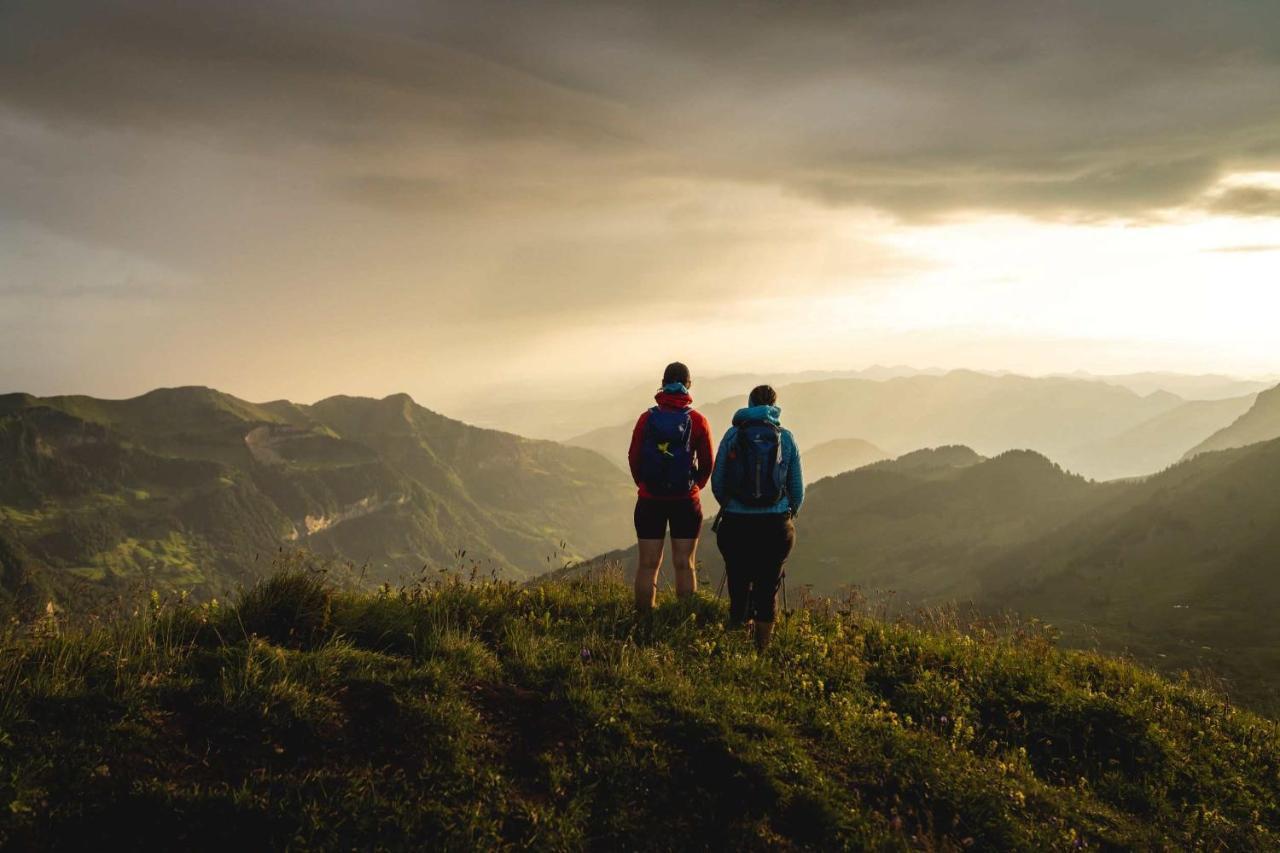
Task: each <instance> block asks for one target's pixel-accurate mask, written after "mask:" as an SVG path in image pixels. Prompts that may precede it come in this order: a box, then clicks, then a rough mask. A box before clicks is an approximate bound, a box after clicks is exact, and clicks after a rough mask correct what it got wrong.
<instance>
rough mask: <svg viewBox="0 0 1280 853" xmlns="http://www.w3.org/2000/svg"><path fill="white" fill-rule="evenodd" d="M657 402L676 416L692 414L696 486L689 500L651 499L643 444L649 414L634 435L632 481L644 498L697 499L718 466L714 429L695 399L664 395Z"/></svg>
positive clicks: (630, 456)
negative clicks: (644, 476) (643, 466)
mask: <svg viewBox="0 0 1280 853" xmlns="http://www.w3.org/2000/svg"><path fill="white" fill-rule="evenodd" d="M653 399H654V400H655V401H657V403H658V406H659V408H662V409H666V410H668V411H673V412H683V411H688V412H689V426H690V431H691V433H692V434H691V435H690V436H689V439H690V441H691V443H692V445H693V459H694V465H695V468H694V486H693V488H692V489H690V490H689V494H688V495H686V496H683V497H671V496H668V495H651V494H649V492H648V490H647V489H645V487H644V483H642V482H640V443H641V441H642V440H643V438H644V428H645V424H646V423H647V422H648V420H649V412H648V410H645V413H644V414H642V415H641V416H640V420H638V421H636V428H635V429H634V430H632V431H631V448H630V449H629V450H628V451H627V462H628V463H629V464H630V465H631V479H633V480H635V481H636V486H637V487H638V488H639V494H640V497H642V498H652V499H653V500H669V501H682V500H687V499H688V498H696V497H697V496H698V493H699V492H700V491H702V488H703V487H704V486H706V485H707V480H709V479H711V469H712V468H713V467H714V464H715V459H714V458H713V457H712V450H711V425H710V424H708V423H707V418H706V416H705V415H703V414H702V412H698V411H694V409H693V398H692V397H690V396H689V395H688V394H671V393H668V392H666V391H660V392H659V393H658V395H657V396H656V397H654V398H653Z"/></svg>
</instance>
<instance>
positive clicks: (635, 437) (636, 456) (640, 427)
mask: <svg viewBox="0 0 1280 853" xmlns="http://www.w3.org/2000/svg"><path fill="white" fill-rule="evenodd" d="M648 420H649V413H648V412H645V413H643V414H642V415H640V419H639V420H638V421H636V428H635V429H633V430H632V431H631V446H630V447H629V448H627V465H628V466H630V468H631V479H632V480H634V481H635V484H636V485H637V486H638V485H640V442H641V441H642V440H643V439H644V425H645V423H646V422H647V421H648Z"/></svg>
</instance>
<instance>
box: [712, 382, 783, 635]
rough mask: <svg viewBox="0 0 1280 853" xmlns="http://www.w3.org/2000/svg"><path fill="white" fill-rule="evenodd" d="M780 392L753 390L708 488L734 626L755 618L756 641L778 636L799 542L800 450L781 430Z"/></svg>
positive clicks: (723, 446) (730, 432) (735, 419)
mask: <svg viewBox="0 0 1280 853" xmlns="http://www.w3.org/2000/svg"><path fill="white" fill-rule="evenodd" d="M777 402H778V394H777V392H776V391H774V390H773V388H771V387H769V386H768V385H760V386H758V387H756V388H754V389H752V391H751V396H750V397H749V398H748V400H747V408H745V409H739V410H738V413H737V414H735V415H734V416H733V426H731V427H729V430H728V431H727V432H726V433H725V434H724V439H723V440H721V442H720V452H719V453H718V454H716V462H715V468H714V470H713V471H712V473H711V491H712V493H714V494H715V496H716V500H717V501H719V502H720V516H719V518H717V520H716V545H718V546H719V548H720V553H721V555H723V556H724V568H725V574H726V576H727V580H728V586H729V625H730V627H735V626H738V625H743V624H745V623H746V622H748V621H752V622H754V623H755V640H756V648H757V649H761V650H763V649H764V647H765V646H767V645H768V644H769V638H770V637H771V636H772V635H773V620H774V615H775V613H776V612H777V598H778V588H779V587H780V586H781V585H782V573H783V572H782V566H783V564H784V563H786V561H787V557H788V556H789V555H790V554H791V549H792V548H793V547H794V546H795V543H796V528H795V524H794V523H793V522H792V519H794V518H795V517H796V514H797V513H798V512H799V511H800V505H801V504H803V503H804V475H803V473H802V472H801V470H800V451H799V450H798V449H797V448H796V440H795V438H794V437H793V436H792V435H791V431H790V430H787V429H783V427H782V423H781V421H780V420H779V416H780V415H781V414H782V410H781V409H779V408H778V406H777Z"/></svg>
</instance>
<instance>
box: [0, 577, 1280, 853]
mask: <svg viewBox="0 0 1280 853" xmlns="http://www.w3.org/2000/svg"><path fill="white" fill-rule="evenodd" d="M724 610H725V608H724V605H723V603H722V602H720V601H717V600H715V599H713V598H711V597H710V596H702V597H699V598H696V599H694V600H693V601H692V602H689V603H678V602H676V601H673V600H664V601H663V602H662V603H661V605H660V607H659V608H658V610H657V612H656V613H655V614H654V617H653V619H652V621H651V622H649V623H647V624H644V623H637V622H636V620H635V618H634V617H633V615H632V613H631V606H630V594H629V591H628V590H627V589H626V588H625V587H624V586H622V585H621V584H619V583H617V582H616V581H614V580H611V579H609V578H606V577H600V576H596V577H586V578H579V579H577V580H572V581H553V582H548V583H546V584H544V585H542V586H536V587H522V586H517V585H515V584H513V583H503V582H488V583H481V584H467V583H464V582H461V581H458V580H456V579H454V580H445V581H443V582H436V583H431V584H423V585H419V586H416V587H413V588H407V589H392V588H384V589H383V590H382V591H381V592H379V593H376V594H369V593H360V592H354V591H341V590H339V589H338V588H337V585H336V584H334V583H332V582H328V581H326V580H325V577H324V576H322V575H319V574H315V573H311V572H307V571H302V570H300V569H297V568H293V569H290V570H287V571H285V572H284V573H282V574H279V575H277V576H274V577H272V578H270V579H269V580H267V581H265V582H263V583H261V584H259V585H257V586H256V587H254V588H252V589H251V590H249V591H248V592H246V593H244V594H243V595H242V596H240V597H239V599H238V600H237V601H236V602H235V603H233V604H231V605H225V604H224V605H221V606H219V605H216V604H206V605H201V606H199V607H196V606H191V605H188V604H185V603H183V602H181V601H177V602H168V603H166V602H162V601H160V600H158V599H157V600H154V601H153V602H152V603H151V604H150V605H149V606H145V607H143V608H141V609H140V610H139V612H137V613H135V614H134V615H133V616H131V617H126V618H123V619H122V620H120V621H117V622H111V623H107V624H96V625H93V624H90V625H86V626H83V627H79V628H68V627H67V626H59V625H58V624H57V623H56V621H55V618H54V617H50V618H49V619H47V620H45V622H44V623H42V624H40V625H37V626H34V628H33V629H32V631H31V632H29V633H27V634H26V635H24V636H21V637H19V636H16V635H15V636H11V637H9V639H8V640H6V641H5V648H4V650H3V654H2V655H0V847H5V848H12V849H29V848H32V847H52V848H58V847H71V846H76V845H77V844H78V843H81V842H80V841H79V840H80V839H83V838H94V839H95V843H96V844H99V845H103V844H105V845H106V846H107V847H108V848H110V847H113V846H116V845H127V846H129V847H134V848H144V847H148V846H153V847H155V848H156V849H192V848H203V849H226V848H228V847H231V846H233V845H238V846H241V847H243V848H245V849H261V848H263V847H266V846H270V847H282V846H293V847H299V848H316V847H320V848H329V849H337V848H344V849H350V848H352V847H358V848H362V849H364V848H371V847H389V848H402V847H413V848H422V847H437V848H440V847H443V848H449V849H461V848H477V849H501V848H503V847H534V848H538V849H570V850H572V849H584V848H585V849H601V850H604V849H670V848H671V847H682V848H690V849H704V848H714V849H764V848H769V849H806V848H821V849H832V848H851V849H866V848H875V849H901V848H925V849H965V848H972V849H987V850H990V849H1026V850H1048V849H1079V848H1081V847H1084V848H1087V849H1116V848H1139V849H1153V848H1157V849H1158V848H1161V847H1169V848H1187V847H1192V846H1200V847H1206V848H1210V849H1214V848H1217V849H1233V850H1250V849H1259V850H1260V849H1275V848H1276V847H1277V845H1280V735H1278V734H1277V730H1276V726H1275V724H1274V723H1272V722H1270V721H1268V720H1265V719H1263V718H1261V717H1258V716H1255V715H1253V714H1250V713H1248V712H1244V711H1240V710H1237V709H1234V708H1232V707H1230V706H1229V705H1228V704H1227V703H1226V702H1224V701H1223V700H1222V699H1221V698H1220V697H1219V696H1217V695H1215V694H1213V693H1211V692H1205V691H1203V690H1200V689H1198V688H1195V687H1193V686H1191V685H1190V684H1187V683H1175V682H1170V681H1167V680H1163V679H1161V678H1160V677H1158V676H1156V675H1153V674H1151V673H1149V672H1147V671H1145V670H1143V669H1140V668H1138V667H1136V666H1134V665H1132V664H1130V663H1128V662H1125V661H1122V660H1118V659H1114V658H1107V657H1104V656H1099V655H1097V654H1089V653H1066V652H1062V651H1059V650H1057V649H1056V648H1055V647H1054V645H1053V643H1052V640H1051V639H1050V638H1049V637H1048V636H1046V634H1045V633H1044V632H1043V631H1041V630H1037V629H1035V628H1034V626H1032V627H1030V628H1015V627H1012V626H1006V627H1004V628H1002V629H997V628H995V627H993V626H981V625H968V626H961V625H958V624H956V622H955V620H947V619H936V620H934V622H933V623H932V624H931V625H929V626H928V627H914V626H911V625H907V624H902V623H888V622H884V621H880V620H877V619H875V618H872V617H870V616H868V615H865V614H860V613H852V612H839V611H837V610H835V609H834V608H832V607H831V606H830V604H829V603H828V604H820V603H812V604H811V606H809V607H807V608H805V609H801V610H799V611H797V612H795V613H794V614H793V615H791V616H790V617H789V618H788V619H787V620H786V621H785V623H783V624H782V625H781V627H780V629H779V632H778V635H777V642H776V644H775V645H774V646H773V647H771V648H770V650H769V651H768V652H767V653H766V654H765V655H763V656H757V655H756V654H755V653H754V651H752V649H751V647H750V645H749V643H748V642H747V640H746V638H745V637H744V636H740V635H738V634H736V633H732V632H726V631H725V630H724V629H723V628H722V626H721V623H722V620H723V618H724V615H725V612H724Z"/></svg>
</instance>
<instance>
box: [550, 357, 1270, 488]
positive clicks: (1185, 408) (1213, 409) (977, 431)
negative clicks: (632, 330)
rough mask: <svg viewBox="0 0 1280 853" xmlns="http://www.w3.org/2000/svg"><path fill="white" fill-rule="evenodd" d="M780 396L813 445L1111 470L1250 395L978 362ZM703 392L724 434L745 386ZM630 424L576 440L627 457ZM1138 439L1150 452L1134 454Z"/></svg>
mask: <svg viewBox="0 0 1280 853" xmlns="http://www.w3.org/2000/svg"><path fill="white" fill-rule="evenodd" d="M743 393H744V394H745V389H744V392H743ZM778 395H779V398H778V399H779V405H780V406H781V407H782V419H783V423H784V424H785V425H786V426H788V427H789V428H791V429H792V430H793V431H794V432H795V435H796V438H797V440H798V441H799V443H800V445H801V449H802V450H807V449H809V448H812V447H816V446H818V445H821V444H825V443H827V442H830V441H836V440H843V439H849V438H858V439H860V440H863V441H867V442H870V443H871V444H873V445H875V446H876V447H878V448H881V449H882V450H883V451H885V452H886V453H887V454H889V455H897V454H902V453H907V452H910V451H912V450H915V449H917V448H920V447H934V446H938V445H946V444H963V445H966V446H969V447H972V448H973V449H974V450H976V451H977V452H979V453H982V454H984V455H989V456H990V455H997V454H1000V453H1003V452H1005V451H1007V450H1014V449H1019V448H1034V449H1035V450H1037V451H1039V452H1041V453H1044V454H1046V455H1047V456H1049V457H1050V458H1052V459H1055V460H1058V461H1059V462H1061V463H1062V464H1064V465H1066V466H1067V467H1069V468H1070V469H1071V470H1073V471H1075V472H1077V473H1080V474H1083V475H1084V476H1087V477H1090V478H1093V479H1099V480H1105V479H1115V478H1121V477H1132V476H1138V475H1143V474H1151V473H1155V472H1156V471H1158V470H1160V469H1162V468H1164V467H1167V466H1168V465H1172V464H1173V463H1175V462H1177V461H1178V460H1179V459H1180V458H1181V457H1182V455H1183V453H1185V452H1186V450H1187V448H1189V447H1191V446H1193V445H1194V444H1196V443H1198V442H1200V441H1202V440H1203V439H1204V438H1206V437H1208V436H1209V435H1210V434H1212V433H1213V432H1214V430H1216V429H1218V428H1219V427H1220V426H1224V425H1226V424H1227V423H1230V421H1231V419H1232V418H1233V417H1234V416H1235V414H1237V413H1238V412H1239V411H1242V410H1243V408H1244V407H1245V406H1247V405H1248V400H1247V399H1245V400H1236V401H1226V402H1213V403H1210V404H1207V405H1201V404H1198V403H1195V402H1188V401H1186V400H1183V399H1182V398H1180V397H1178V396H1176V395H1174V394H1171V393H1168V392H1166V391H1155V392H1153V393H1151V394H1148V395H1146V396H1142V395H1139V394H1137V393H1135V392H1134V391H1131V390H1129V389H1127V388H1123V387H1119V386H1115V385H1109V384H1107V383H1105V382H1101V381H1097V380H1092V379H1090V380H1085V379H1073V378H1055V377H1039V378H1033V377H1025V376H1016V375H992V374H986V373H978V372H975V371H952V372H950V373H947V374H944V375H912V376H901V377H896V378H891V379H887V380H882V381H880V380H877V381H873V380H867V379H826V380H822V381H816V382H803V383H797V384H790V385H785V386H782V387H780V388H779V389H778ZM694 396H695V400H701V402H699V403H698V407H699V409H700V410H701V411H702V412H703V413H704V414H705V415H706V416H707V417H708V419H709V421H710V423H711V426H712V429H713V430H714V431H716V432H717V433H719V432H721V431H723V430H724V428H725V427H727V426H728V424H729V422H730V419H731V418H732V416H733V412H734V411H735V410H736V409H737V408H738V407H739V406H740V405H741V404H742V399H741V398H740V397H734V398H730V399H727V400H721V401H719V402H711V403H707V402H705V400H702V398H701V397H700V396H699V394H698V392H697V389H696V388H695V394H694ZM642 402H643V401H641V403H642ZM637 411H638V408H637ZM632 423H634V421H632ZM630 428H631V423H619V424H617V425H615V426H613V427H607V428H603V429H597V430H592V431H590V432H586V433H584V434H582V435H579V436H577V437H576V438H572V439H570V440H569V443H571V444H574V445H577V446H581V447H588V448H590V449H592V450H595V451H597V452H599V453H601V454H603V455H605V456H606V457H608V458H609V459H611V460H613V461H614V462H615V464H618V465H620V466H621V465H622V464H623V458H624V455H625V451H626V446H627V439H628V436H629V431H630ZM1135 431H1137V432H1136V433H1135ZM1126 442H1129V444H1126ZM1134 444H1136V445H1137V447H1138V449H1139V450H1140V451H1141V452H1140V453H1138V454H1136V455H1135V454H1132V453H1127V452H1126V448H1127V447H1132V446H1133V445H1134ZM1135 460H1137V461H1135ZM1139 464H1140V467H1139ZM1144 469H1145V470H1144Z"/></svg>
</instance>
